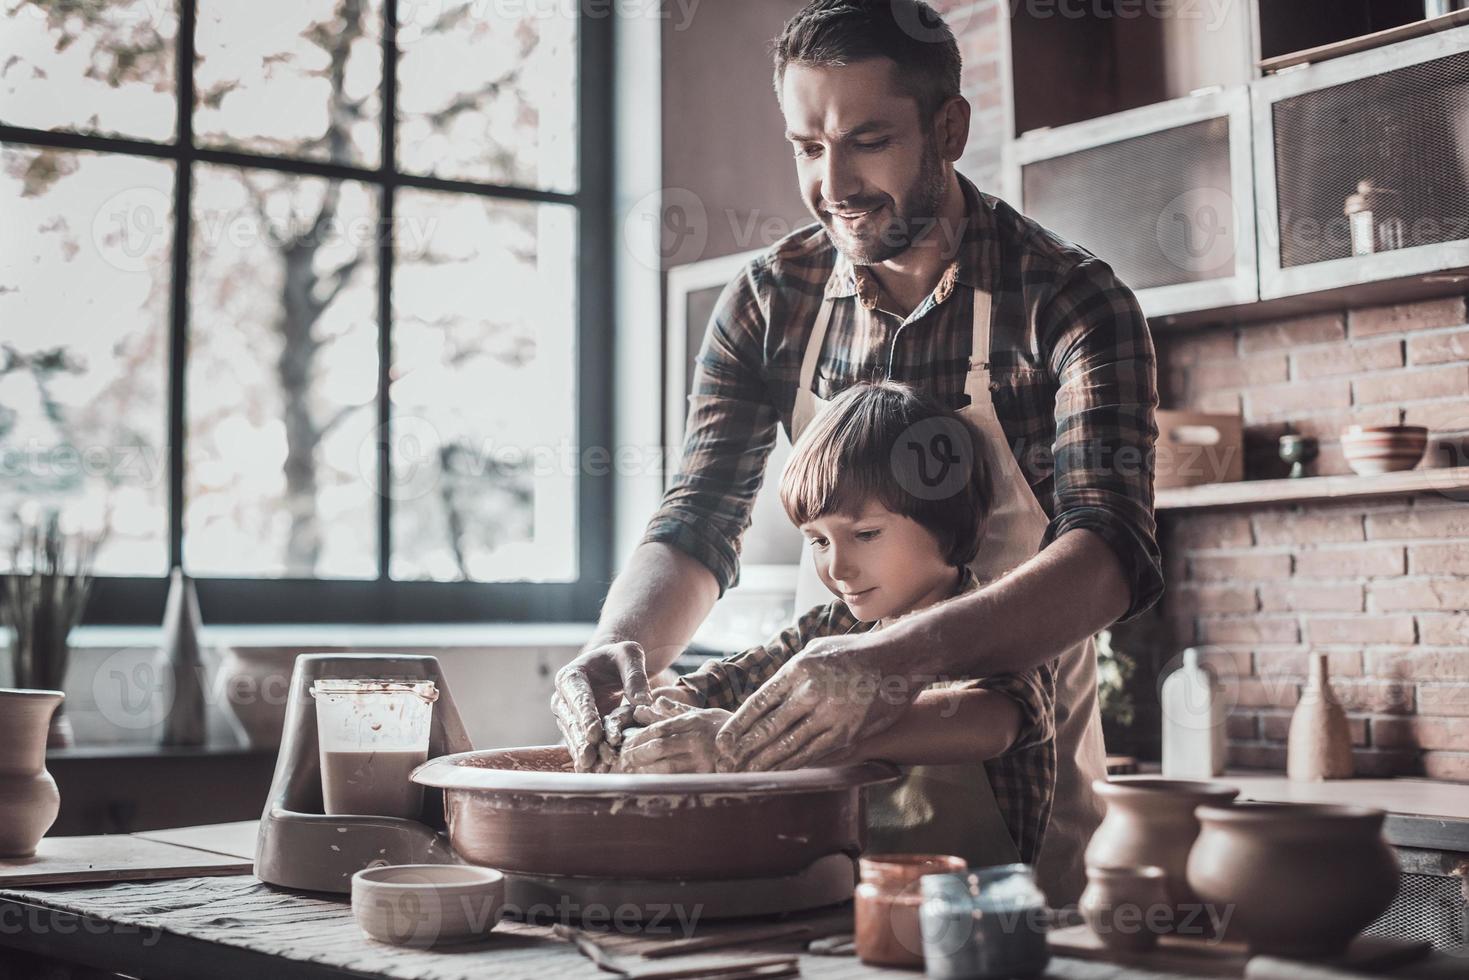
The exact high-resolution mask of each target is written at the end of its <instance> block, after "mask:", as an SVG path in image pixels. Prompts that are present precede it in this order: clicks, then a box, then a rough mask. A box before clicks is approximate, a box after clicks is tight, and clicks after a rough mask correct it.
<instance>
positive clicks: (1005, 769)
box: [678, 568, 1057, 864]
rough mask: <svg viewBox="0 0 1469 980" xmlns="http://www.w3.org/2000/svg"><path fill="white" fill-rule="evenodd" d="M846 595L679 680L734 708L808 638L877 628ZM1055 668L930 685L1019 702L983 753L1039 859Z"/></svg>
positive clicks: (970, 582)
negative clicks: (1003, 736) (993, 750)
mask: <svg viewBox="0 0 1469 980" xmlns="http://www.w3.org/2000/svg"><path fill="white" fill-rule="evenodd" d="M962 571H963V576H962V578H961V580H960V583H959V585H958V587H957V588H956V589H955V590H954V595H962V594H964V593H966V592H973V591H974V590H975V589H978V588H979V580H978V579H977V578H975V576H974V573H973V572H971V571H970V570H969V569H968V568H965V569H963V570H962ZM876 625H877V624H876V623H875V622H863V621H861V620H859V619H857V617H856V616H854V615H853V614H852V611H851V609H850V608H848V606H847V604H846V603H845V602H842V601H841V600H840V599H838V600H836V601H834V602H831V603H829V604H827V605H825V606H817V607H816V608H814V609H811V610H810V611H808V612H806V613H805V614H804V615H802V616H801V618H800V619H799V620H798V621H797V623H796V625H795V626H792V627H789V628H787V629H785V630H782V631H781V632H780V634H779V635H778V636H776V637H775V638H774V639H772V640H771V641H770V642H768V643H766V644H764V645H763V646H758V647H752V648H750V649H749V650H745V651H743V652H741V653H736V654H732V655H730V656H728V657H725V658H723V659H722V660H710V661H708V662H707V663H705V664H703V665H702V666H700V667H699V669H698V670H697V671H695V672H693V673H691V674H688V675H686V676H684V677H681V678H679V680H678V686H679V687H681V688H683V689H684V690H686V691H689V692H690V693H692V694H694V695H695V696H696V697H698V698H700V699H702V701H703V704H704V706H705V707H706V708H724V709H726V710H729V711H733V710H734V709H735V708H737V707H738V706H739V705H741V704H743V703H744V702H745V701H746V700H747V699H748V698H749V697H750V696H751V695H752V694H754V693H755V692H756V691H757V690H759V688H760V686H761V685H762V684H764V683H765V682H766V681H768V680H770V678H772V677H774V676H775V675H776V673H777V672H778V671H779V670H780V668H781V667H783V666H784V665H785V664H786V662H787V661H789V660H790V659H791V658H792V657H794V656H795V655H796V654H798V653H800V652H801V651H802V650H803V649H804V648H805V647H806V645H807V644H808V643H810V642H811V641H812V640H815V639H817V638H819V637H823V636H843V635H846V634H850V633H866V632H870V631H871V630H872V629H873V628H874V627H875V626H876ZM1056 670H1057V661H1056V660H1055V659H1054V658H1053V659H1052V660H1049V661H1047V662H1046V663H1044V664H1042V665H1041V666H1039V667H1037V668H1035V669H1033V670H1027V671H1023V672H1021V673H1018V674H993V675H990V676H988V677H981V678H977V679H974V680H962V681H942V680H940V681H938V682H936V683H933V684H930V685H928V686H929V687H930V688H938V687H942V688H952V689H958V690H987V691H997V692H999V693H1001V694H1004V695H1006V696H1007V697H1009V698H1011V699H1012V700H1013V701H1015V703H1016V704H1018V705H1019V706H1020V731H1019V734H1018V735H1017V737H1016V739H1015V742H1014V744H1013V745H1011V746H1010V748H1009V749H1008V750H1006V752H1005V754H1004V755H1001V756H999V757H998V758H995V759H987V760H985V761H984V768H985V771H986V772H987V773H988V774H989V779H990V787H991V789H992V790H993V791H994V794H995V802H996V803H997V804H998V805H999V808H1000V814H1001V816H1002V817H1003V818H1004V820H1005V826H1006V827H1007V828H1009V831H1010V837H1011V838H1012V839H1013V840H1014V841H1015V846H1016V848H1017V849H1018V850H1019V851H1020V859H1021V860H1022V861H1024V862H1026V863H1027V864H1033V863H1035V860H1036V857H1037V855H1038V854H1039V853H1040V848H1041V841H1042V840H1043V839H1044V837H1045V832H1046V824H1047V823H1048V822H1049V821H1050V819H1051V803H1052V800H1053V799H1054V797H1055V788H1056V740H1055V735H1056Z"/></svg>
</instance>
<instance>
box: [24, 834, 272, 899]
mask: <svg viewBox="0 0 1469 980" xmlns="http://www.w3.org/2000/svg"><path fill="white" fill-rule="evenodd" d="M252 867H254V861H253V860H249V861H246V860H242V859H240V858H238V857H233V856H229V855H224V854H212V853H210V852H208V851H200V850H196V849H194V848H191V847H179V846H178V845H176V844H166V843H163V842H162V841H156V840H146V839H144V838H141V837H134V836H133V835H131V834H103V835H101V836H98V837H46V838H43V839H42V840H41V843H40V846H39V847H37V848H36V853H35V854H34V855H32V856H31V857H25V858H0V887H18V886H21V885H43V884H46V885H49V884H78V883H82V882H100V881H145V880H150V879H158V878H197V877H199V876H201V875H238V874H242V873H244V872H248V871H249V870H250V869H251V868H252Z"/></svg>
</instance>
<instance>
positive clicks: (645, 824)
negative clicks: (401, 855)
mask: <svg viewBox="0 0 1469 980" xmlns="http://www.w3.org/2000/svg"><path fill="white" fill-rule="evenodd" d="M412 778H413V781H414V782H416V783H419V784H421V785H424V786H433V787H438V788H440V789H443V790H444V816H445V821H446V823H447V824H448V829H449V843H450V845H451V846H452V847H453V848H454V851H455V853H457V854H458V855H459V856H460V857H462V858H463V859H464V860H465V861H468V862H470V863H472V864H479V865H483V866H485V867H490V868H498V869H499V870H501V871H509V872H514V873H519V874H532V875H583V876H589V877H602V878H629V879H658V880H662V879H669V878H673V879H693V880H719V879H726V878H765V877H775V876H783V875H790V874H795V873H797V872H799V871H803V870H805V869H806V868H807V867H808V866H810V865H811V864H812V863H813V862H814V861H816V860H817V859H818V858H822V857H825V856H827V855H829V854H836V853H841V852H845V853H848V854H851V855H854V856H855V855H856V854H857V853H858V852H859V851H860V850H861V845H862V830H863V823H862V801H861V789H862V787H863V786H865V785H867V784H870V783H881V782H887V781H890V780H893V779H896V778H898V771H897V769H896V768H895V767H894V766H891V765H888V764H886V763H876V762H869V763H863V764H861V765H853V766H838V767H832V768H825V769H796V770H792V771H789V772H732V773H707V774H675V775H653V774H643V773H637V774H631V775H627V774H619V773H579V772H573V771H572V768H571V757H570V756H569V755H568V754H567V751H566V746H564V745H541V746H528V747H525V748H515V749H494V750H490V751H480V752H460V753H457V754H454V755H447V756H443V757H441V758H438V759H432V760H430V761H428V762H426V763H424V764H423V765H422V766H419V767H418V768H417V769H416V770H414V772H413V777H412Z"/></svg>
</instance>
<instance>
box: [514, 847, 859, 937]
mask: <svg viewBox="0 0 1469 980" xmlns="http://www.w3.org/2000/svg"><path fill="white" fill-rule="evenodd" d="M856 884H857V864H856V861H854V860H853V859H852V857H851V856H849V855H847V854H828V855H826V856H825V857H821V858H817V859H816V860H815V861H813V862H812V863H811V864H810V865H808V866H807V867H806V869H805V870H804V871H800V872H798V873H796V874H793V875H785V876H782V877H773V878H726V879H723V880H718V881H682V880H665V881H656V880H652V879H642V880H622V881H618V880H613V879H606V878H582V877H572V876H554V875H547V876H538V875H524V874H514V873H507V874H506V875H505V904H506V912H507V914H509V915H512V916H513V917H514V918H521V919H523V918H527V917H531V918H540V917H551V918H557V919H569V920H572V921H575V920H578V919H580V918H581V917H582V915H583V914H584V912H587V913H589V914H590V915H592V916H597V917H600V918H602V919H604V920H605V919H606V918H607V917H608V915H609V914H613V915H621V916H623V917H629V916H635V917H636V918H638V919H640V920H644V921H649V920H653V919H664V920H668V921H672V917H673V910H672V908H671V907H672V906H674V905H682V906H683V907H684V908H685V909H686V910H690V911H692V910H697V913H698V915H699V916H700V918H716V919H730V918H738V917H741V916H750V915H774V914H777V913H781V912H803V911H807V910H809V909H817V908H822V907H824V906H828V905H838V904H840V903H842V902H846V901H850V900H851V898H852V890H853V889H854V888H855V887H856Z"/></svg>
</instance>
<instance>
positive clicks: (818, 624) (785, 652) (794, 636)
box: [676, 603, 846, 711]
mask: <svg viewBox="0 0 1469 980" xmlns="http://www.w3.org/2000/svg"><path fill="white" fill-rule="evenodd" d="M845 608H846V607H845V606H841V605H840V603H831V604H828V605H825V606H816V607H815V608H813V609H811V610H809V611H807V612H805V613H803V614H802V616H801V618H800V619H799V620H797V621H796V625H795V626H788V627H786V628H785V629H783V630H781V631H780V633H779V634H777V635H776V636H775V638H774V639H772V640H770V641H769V642H768V643H766V644H764V645H763V646H758V647H751V648H750V649H748V650H745V651H743V652H742V653H735V654H731V655H730V656H728V657H725V658H724V659H722V660H709V661H706V662H704V663H703V664H700V665H699V669H698V670H696V671H694V672H693V673H691V674H686V675H684V676H683V677H680V678H679V679H678V683H677V685H676V686H677V687H680V688H682V689H683V690H685V691H688V692H690V693H692V694H694V695H695V696H696V697H698V698H700V699H702V701H703V705H704V707H706V708H724V709H725V710H727V711H733V710H734V709H735V708H737V707H739V706H740V705H742V704H744V703H745V701H747V700H749V697H750V695H752V694H754V693H755V692H756V691H758V690H759V689H760V686H761V685H762V684H764V683H765V682H766V681H768V680H770V678H772V677H774V676H775V675H776V674H777V673H778V672H779V671H780V669H781V668H782V667H784V666H785V665H786V663H787V662H788V661H789V660H790V659H791V658H792V657H794V656H795V655H796V654H798V653H800V652H801V651H802V650H803V649H804V648H805V646H806V644H807V643H809V642H811V640H813V639H815V638H816V637H819V636H830V635H832V632H833V631H834V630H836V629H837V627H838V625H839V622H838V618H839V616H840V615H841V613H842V612H843V611H844V610H845Z"/></svg>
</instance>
